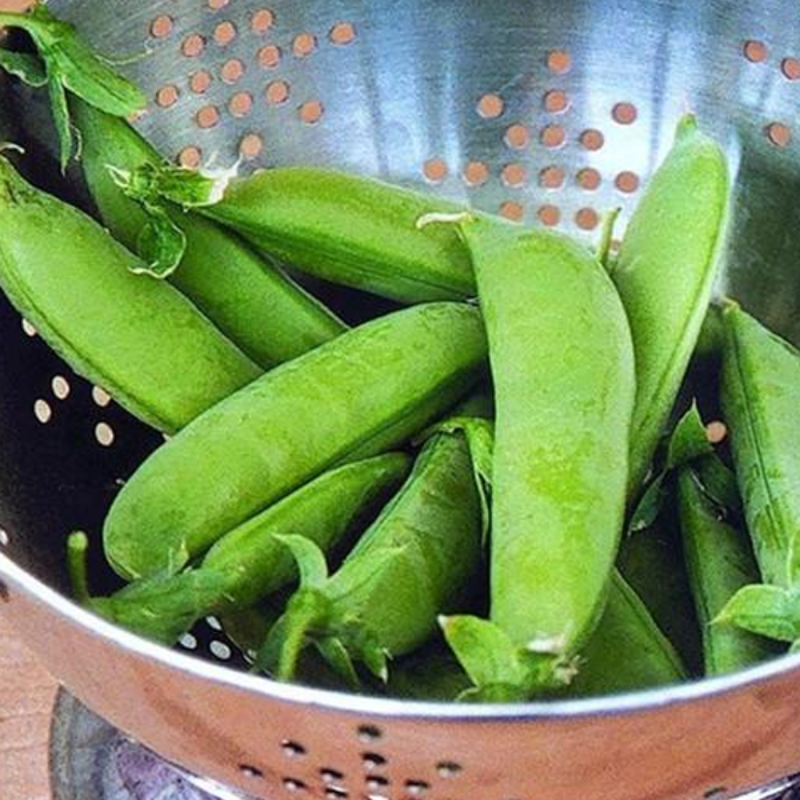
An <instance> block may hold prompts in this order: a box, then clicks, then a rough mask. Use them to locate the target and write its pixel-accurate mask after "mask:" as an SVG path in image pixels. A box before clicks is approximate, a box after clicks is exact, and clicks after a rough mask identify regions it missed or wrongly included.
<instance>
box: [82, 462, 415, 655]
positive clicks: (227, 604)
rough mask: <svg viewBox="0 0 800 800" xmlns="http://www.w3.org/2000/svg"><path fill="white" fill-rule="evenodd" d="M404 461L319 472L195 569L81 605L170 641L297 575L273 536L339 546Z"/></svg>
mask: <svg viewBox="0 0 800 800" xmlns="http://www.w3.org/2000/svg"><path fill="white" fill-rule="evenodd" d="M410 461H411V459H410V458H409V457H408V456H407V455H404V454H402V453H387V454H386V455H382V456H375V457H374V458H370V459H366V460H364V461H356V462H354V463H352V464H346V465H345V466H343V467H339V468H337V469H334V470H331V471H330V472H326V473H325V474H323V475H321V476H320V477H319V478H316V479H315V480H313V481H311V482H310V483H308V484H306V485H305V486H303V487H302V488H300V489H298V490H297V491H295V492H293V493H292V494H290V495H288V496H287V497H285V498H284V499H283V500H280V501H279V502H277V503H276V504H275V505H274V506H271V507H270V508H268V509H266V510H265V511H262V512H261V513H260V514H257V515H256V516H255V517H253V518H252V519H249V520H247V522H244V523H242V525H240V526H239V527H238V528H236V529H234V530H232V531H231V532H230V533H228V534H227V535H226V536H223V537H222V539H220V541H219V542H217V544H216V545H215V546H214V547H213V548H212V549H211V550H210V551H209V553H208V554H207V555H206V557H205V558H204V559H203V561H202V563H201V564H200V565H199V566H198V567H197V568H195V569H190V570H187V571H186V572H183V573H180V574H178V575H174V576H156V577H153V578H148V579H144V580H142V581H139V582H137V583H133V584H130V585H129V586H127V587H126V588H124V589H122V590H121V591H119V592H117V593H116V594H114V595H112V596H111V597H107V598H91V599H90V600H89V602H88V603H87V604H88V605H89V607H90V608H92V610H94V611H96V612H97V613H100V614H102V615H103V616H105V617H107V618H109V619H111V620H113V621H115V622H117V623H119V624H120V625H122V626H124V627H126V628H128V629H129V630H133V631H135V632H137V633H141V634H142V635H144V636H147V637H148V638H151V639H155V640H157V641H160V642H164V643H165V644H173V643H174V642H175V641H176V639H178V638H179V637H180V636H181V635H182V634H184V633H185V632H186V631H187V630H189V629H190V628H191V627H192V626H193V625H194V623H195V622H196V621H197V620H199V619H201V618H202V617H205V616H207V615H209V614H214V613H217V614H230V613H232V612H233V611H234V610H236V609H243V608H249V607H251V606H254V605H255V604H256V603H258V602H260V601H261V600H263V599H264V598H265V597H267V596H268V595H271V594H273V593H274V592H277V591H278V590H279V589H282V588H284V587H285V586H287V585H288V584H289V583H291V582H292V581H293V580H295V579H296V578H297V568H296V566H295V562H294V560H293V559H292V557H291V555H290V554H289V553H288V552H287V551H286V549H285V548H284V547H283V545H281V544H280V542H279V540H278V539H277V538H276V537H278V536H280V535H286V534H294V535H302V536H306V537H308V539H309V540H311V541H313V542H315V543H316V545H317V546H318V547H319V548H320V549H321V550H322V551H323V552H325V553H331V552H334V551H335V550H336V549H337V548H339V547H341V546H342V545H343V544H345V543H346V542H347V541H348V540H350V538H351V537H352V535H353V534H354V533H355V532H356V531H357V530H358V529H359V527H360V525H361V523H362V522H364V520H365V519H366V518H368V515H369V514H370V512H373V511H374V510H375V507H376V506H378V507H379V505H380V504H381V503H382V502H383V501H385V500H386V499H387V497H388V496H389V495H390V494H391V492H393V491H394V490H396V489H397V488H398V486H399V485H400V483H401V482H402V480H403V478H404V477H405V476H406V474H407V473H408V470H409V467H410Z"/></svg>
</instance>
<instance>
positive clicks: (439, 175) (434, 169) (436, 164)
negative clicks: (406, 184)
mask: <svg viewBox="0 0 800 800" xmlns="http://www.w3.org/2000/svg"><path fill="white" fill-rule="evenodd" d="M422 174H423V175H424V176H425V177H426V178H427V180H429V181H430V182H431V183H441V182H442V181H443V180H444V179H445V178H446V177H447V164H446V163H445V162H444V160H443V159H441V158H429V159H428V160H427V161H426V162H425V163H424V164H423V165H422Z"/></svg>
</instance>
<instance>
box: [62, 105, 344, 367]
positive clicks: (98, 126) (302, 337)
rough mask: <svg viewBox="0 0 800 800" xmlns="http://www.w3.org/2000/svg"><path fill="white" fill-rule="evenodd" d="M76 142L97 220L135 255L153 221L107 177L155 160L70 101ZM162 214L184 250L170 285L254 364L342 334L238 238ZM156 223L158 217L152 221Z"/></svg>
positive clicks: (175, 212) (165, 208)
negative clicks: (78, 141) (80, 146)
mask: <svg viewBox="0 0 800 800" xmlns="http://www.w3.org/2000/svg"><path fill="white" fill-rule="evenodd" d="M73 109H74V113H75V122H76V125H77V127H78V130H80V132H81V135H82V140H83V149H82V154H81V166H82V169H83V174H84V176H85V178H86V182H87V184H88V186H89V190H90V192H91V194H92V197H93V199H94V201H95V203H96V204H97V206H98V210H99V211H100V215H101V216H102V218H103V221H104V222H105V224H106V225H107V226H108V227H109V228H110V230H111V232H112V233H113V234H114V236H115V237H116V238H118V239H119V241H121V242H122V243H123V244H124V245H126V246H127V247H129V248H130V249H131V250H136V249H137V247H138V246H139V240H140V238H141V236H142V235H143V232H144V231H146V230H147V228H148V226H149V225H152V224H153V219H152V218H151V217H150V216H148V213H147V212H146V211H145V209H144V208H143V207H142V206H141V205H140V204H139V203H137V202H136V201H134V200H132V199H129V198H128V197H126V196H125V194H124V192H123V190H122V189H121V188H120V187H119V186H118V185H117V183H116V181H115V179H114V177H112V173H114V174H117V175H120V174H122V175H124V174H130V173H133V172H134V171H135V170H137V169H139V168H141V167H142V165H150V166H154V167H155V166H159V165H161V164H162V163H163V159H162V158H161V157H160V156H159V155H158V153H157V152H156V151H155V150H154V149H153V148H152V147H151V146H150V145H149V144H148V143H147V142H146V141H145V140H144V139H143V138H142V137H141V136H140V135H139V134H138V133H137V132H136V131H135V130H134V129H133V128H132V127H131V126H130V125H129V124H128V123H127V122H126V121H125V120H122V119H118V118H116V117H112V116H109V115H107V114H104V113H102V112H101V111H98V110H97V109H95V108H92V107H91V106H89V105H88V104H86V103H83V102H75V103H74V104H73ZM151 213H156V214H158V215H162V214H163V215H165V216H166V224H170V223H171V224H172V226H173V227H174V228H175V230H177V235H179V236H183V237H184V240H183V241H184V244H185V252H184V254H183V257H182V258H181V259H180V263H179V265H178V267H177V269H176V270H175V271H174V272H173V273H172V274H171V275H170V278H169V279H170V282H171V283H172V284H173V285H174V286H176V287H177V288H178V289H179V290H180V291H181V292H182V293H183V294H185V295H186V296H187V297H188V298H189V299H190V300H192V302H193V303H194V304H195V305H196V306H197V307H198V308H199V309H200V310H201V311H202V312H203V313H204V314H205V315H206V316H207V317H208V318H209V319H210V320H211V321H212V322H213V323H214V324H215V325H216V326H217V327H218V328H219V329H220V330H221V331H222V332H223V333H224V334H225V335H226V336H228V337H229V338H230V339H231V340H232V341H233V342H235V343H236V344H237V345H238V346H239V347H240V348H241V349H242V350H243V351H244V352H245V353H247V354H248V355H249V356H250V357H251V358H252V359H253V360H254V361H255V362H257V363H258V364H260V365H261V366H262V367H265V368H266V367H270V366H273V365H275V364H279V363H281V362H283V361H289V360H291V359H293V358H296V357H297V356H299V355H302V354H303V353H305V352H307V351H308V350H311V349H313V348H314V347H317V346H318V345H320V344H323V343H324V342H327V341H329V340H330V339H333V338H335V337H336V336H338V335H339V334H340V333H343V332H344V330H345V329H346V326H345V324H344V323H343V322H341V320H339V319H337V318H336V316H335V315H334V314H333V313H332V312H330V311H328V309H326V308H325V307H324V306H323V305H322V304H321V303H320V302H319V301H318V300H316V299H315V298H313V297H312V296H311V295H309V294H308V293H307V292H306V291H305V290H303V289H301V288H300V287H299V286H298V285H297V284H295V283H294V282H293V281H292V280H291V279H290V278H289V277H287V276H286V275H285V274H284V273H283V272H281V271H280V270H279V269H278V268H276V267H274V266H273V265H272V264H271V263H268V262H267V261H266V260H265V259H264V258H263V257H261V256H259V255H258V254H257V253H256V252H255V251H254V250H253V249H252V248H251V247H249V246H248V245H247V244H245V243H244V242H243V241H242V240H241V239H239V237H238V236H236V235H234V234H232V233H231V232H230V231H228V230H226V229H225V228H223V227H221V226H219V225H216V224H215V223H214V222H211V221H210V220H207V219H204V218H203V217H201V216H199V215H197V214H193V213H186V212H184V211H182V210H181V209H180V208H178V207H177V206H174V205H172V204H170V203H168V202H165V203H163V204H160V205H159V206H157V207H156V208H155V210H152V211H151ZM157 219H160V216H159V217H157Z"/></svg>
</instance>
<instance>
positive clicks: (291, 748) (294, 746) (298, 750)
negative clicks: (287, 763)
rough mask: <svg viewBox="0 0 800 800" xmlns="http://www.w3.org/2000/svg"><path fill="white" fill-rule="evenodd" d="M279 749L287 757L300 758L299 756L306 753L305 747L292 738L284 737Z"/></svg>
mask: <svg viewBox="0 0 800 800" xmlns="http://www.w3.org/2000/svg"><path fill="white" fill-rule="evenodd" d="M281 750H283V754H284V755H285V756H288V757H289V758H300V756H304V755H305V754H306V749H305V747H303V745H301V744H299V743H298V742H295V741H293V740H292V739H284V740H283V741H282V742H281Z"/></svg>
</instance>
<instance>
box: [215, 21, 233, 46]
mask: <svg viewBox="0 0 800 800" xmlns="http://www.w3.org/2000/svg"><path fill="white" fill-rule="evenodd" d="M236 34H237V30H236V26H235V25H234V24H233V23H232V22H231V21H230V20H225V22H220V23H219V25H217V26H216V27H215V28H214V41H215V42H216V43H217V44H218V45H219V46H220V47H227V46H228V45H229V44H230V43H231V42H232V41H233V40H234V39H235V38H236Z"/></svg>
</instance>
